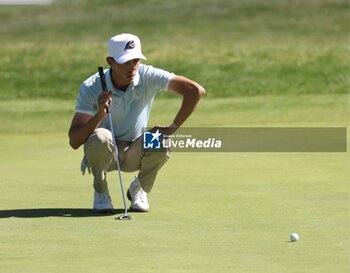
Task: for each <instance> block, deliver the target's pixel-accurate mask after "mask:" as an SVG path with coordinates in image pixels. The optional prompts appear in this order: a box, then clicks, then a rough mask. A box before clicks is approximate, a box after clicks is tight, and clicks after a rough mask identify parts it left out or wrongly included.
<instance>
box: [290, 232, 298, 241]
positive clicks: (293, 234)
mask: <svg viewBox="0 0 350 273" xmlns="http://www.w3.org/2000/svg"><path fill="white" fill-rule="evenodd" d="M290 240H291V241H292V242H296V241H298V240H299V235H298V234H297V233H292V234H291V235H290Z"/></svg>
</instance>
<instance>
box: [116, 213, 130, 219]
mask: <svg viewBox="0 0 350 273" xmlns="http://www.w3.org/2000/svg"><path fill="white" fill-rule="evenodd" d="M116 219H118V220H131V219H132V217H131V215H128V214H123V215H120V216H119V217H117V218H116Z"/></svg>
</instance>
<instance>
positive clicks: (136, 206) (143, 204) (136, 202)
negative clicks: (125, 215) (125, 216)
mask: <svg viewBox="0 0 350 273" xmlns="http://www.w3.org/2000/svg"><path fill="white" fill-rule="evenodd" d="M127 197H128V199H129V200H130V201H131V206H130V210H132V211H139V212H147V211H149V203H148V199H147V194H146V193H145V192H144V191H143V189H142V188H141V184H140V181H139V179H138V178H137V176H135V178H134V181H133V182H132V183H131V185H130V187H129V189H128V193H127Z"/></svg>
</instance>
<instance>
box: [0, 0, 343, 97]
mask: <svg viewBox="0 0 350 273" xmlns="http://www.w3.org/2000/svg"><path fill="white" fill-rule="evenodd" d="M347 11H348V3H347V1H345V0H333V1H328V0H322V1H300V0H294V1H287V0H283V1H281V0H279V1H276V0H270V1H257V0H250V1H239V2H237V1H227V0H220V1H217V0H215V1H214V0H205V1H200V0H191V1H185V0H181V1H160V0H143V1H137V4H135V3H134V4H133V5H130V4H129V2H128V1H118V3H117V4H116V1H107V0H106V1H97V0H93V1H92V0H90V1H82V0H77V1H72V2H67V1H61V2H58V3H57V4H55V5H51V6H43V7H40V6H39V7H38V6H35V7H18V6H17V7H11V6H5V7H4V6H2V7H1V10H0V38H1V49H2V50H1V52H0V64H1V65H0V81H1V82H2V87H1V92H0V99H13V98H15V97H16V98H27V99H32V98H35V99H37V98H59V99H73V98H75V97H76V93H77V90H78V88H79V85H80V83H81V81H83V80H84V79H86V78H87V77H88V76H90V75H91V74H92V73H96V69H97V66H100V65H103V64H104V65H105V66H106V62H105V55H106V41H107V40H108V39H109V38H110V37H111V36H112V35H115V34H117V33H121V32H132V33H136V34H138V35H139V36H140V37H141V39H142V41H143V50H144V53H145V55H146V56H147V57H148V61H147V62H146V63H148V64H153V65H155V66H158V67H161V68H164V69H167V70H169V71H173V72H175V73H176V74H179V75H185V76H188V77H190V78H193V79H195V80H197V81H199V82H200V83H202V85H203V86H204V87H206V89H207V91H208V92H207V97H209V98H211V97H230V96H237V97H241V96H253V95H265V94H284V93H293V94H319V93H323V94H326V93H336V94H344V93H347V92H348V89H349V81H348V73H347V72H348V68H349V67H348V60H349V50H348V41H349V29H348V12H347Z"/></svg>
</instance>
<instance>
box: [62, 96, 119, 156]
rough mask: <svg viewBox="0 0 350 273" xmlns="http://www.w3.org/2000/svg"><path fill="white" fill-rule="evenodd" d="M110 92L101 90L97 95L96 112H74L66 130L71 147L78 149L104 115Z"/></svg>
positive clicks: (109, 100) (109, 101)
mask: <svg viewBox="0 0 350 273" xmlns="http://www.w3.org/2000/svg"><path fill="white" fill-rule="evenodd" d="M111 96H112V92H109V93H107V92H102V93H101V94H100V96H99V97H98V105H99V109H98V112H97V113H96V114H95V115H94V116H92V115H89V114H83V113H75V115H74V117H73V119H72V123H71V126H70V128H69V131H68V136H69V144H70V146H71V147H72V148H73V149H75V150H76V149H78V148H79V147H80V146H81V145H82V144H84V143H85V142H86V140H87V139H88V138H89V136H90V135H91V134H92V133H93V132H94V130H95V129H96V128H97V127H98V126H99V125H100V123H101V121H102V120H103V119H104V118H105V117H106V114H107V110H106V109H107V106H108V105H109V104H110V103H111V102H112V98H111Z"/></svg>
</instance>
